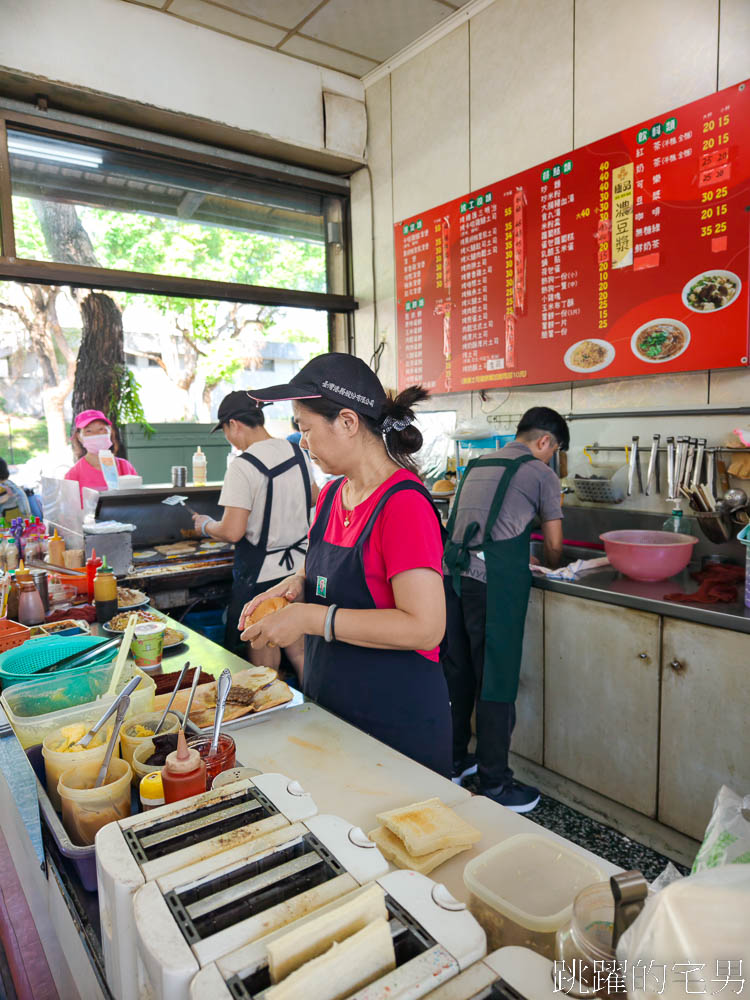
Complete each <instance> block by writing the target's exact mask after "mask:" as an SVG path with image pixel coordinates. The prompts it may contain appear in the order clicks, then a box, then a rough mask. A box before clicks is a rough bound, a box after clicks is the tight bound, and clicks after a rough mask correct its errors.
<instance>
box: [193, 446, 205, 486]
mask: <svg viewBox="0 0 750 1000" xmlns="http://www.w3.org/2000/svg"><path fill="white" fill-rule="evenodd" d="M206 465H207V462H206V456H205V455H204V453H203V452H202V451H201V446H200V445H198V447H197V448H196V450H195V452H194V454H193V486H205V485H206Z"/></svg>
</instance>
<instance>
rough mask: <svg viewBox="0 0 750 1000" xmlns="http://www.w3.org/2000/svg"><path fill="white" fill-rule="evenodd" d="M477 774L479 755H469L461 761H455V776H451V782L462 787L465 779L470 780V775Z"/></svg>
mask: <svg viewBox="0 0 750 1000" xmlns="http://www.w3.org/2000/svg"><path fill="white" fill-rule="evenodd" d="M476 773H477V755H476V754H475V753H467V754H466V756H465V757H462V758H461V759H460V760H454V761H453V774H452V775H451V780H452V781H455V783H456V784H457V785H460V784H461V782H462V781H463V779H464V778H468V776H469V775H470V774H476Z"/></svg>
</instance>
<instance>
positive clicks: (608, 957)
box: [555, 882, 622, 997]
mask: <svg viewBox="0 0 750 1000" xmlns="http://www.w3.org/2000/svg"><path fill="white" fill-rule="evenodd" d="M614 919H615V901H614V898H613V896H612V890H611V888H610V885H609V882H596V883H595V884H594V885H590V886H588V887H587V888H586V889H582V890H581V892H579V893H578V895H577V896H576V898H575V901H574V903H573V915H572V917H571V919H570V923H568V924H567V925H566V926H565V927H561V928H560V930H559V931H558V932H557V936H556V940H555V958H556V960H557V962H558V963H560V962H564V963H565V968H564V970H563V973H562V974H563V983H564V987H565V989H564V992H565V993H566V994H568V995H569V996H574V997H592V996H609V993H610V990H609V989H608V982H607V977H608V975H609V974H610V972H614V969H615V953H614V950H613V948H612V928H613V926H614ZM559 969H560V966H559V965H558V966H557V967H556V971H557V970H559ZM571 983H572V986H571V987H570V989H568V986H569V985H570V984H571ZM611 992H612V994H613V995H614V994H615V993H616V992H618V991H617V990H616V989H615V988H614V976H613V981H612V991H611ZM619 993H620V994H621V993H622V990H620V991H619Z"/></svg>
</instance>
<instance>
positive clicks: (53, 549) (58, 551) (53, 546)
mask: <svg viewBox="0 0 750 1000" xmlns="http://www.w3.org/2000/svg"><path fill="white" fill-rule="evenodd" d="M64 552H65V539H64V538H60V536H59V535H58V533H57V528H55V533H54V535H53V536H52V538H50V540H49V546H48V548H47V561H48V562H49V564H50V566H64V565H65V558H64V555H63V553H64Z"/></svg>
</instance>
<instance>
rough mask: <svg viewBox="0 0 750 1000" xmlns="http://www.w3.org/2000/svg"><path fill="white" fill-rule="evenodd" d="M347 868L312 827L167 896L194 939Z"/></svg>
mask: <svg viewBox="0 0 750 1000" xmlns="http://www.w3.org/2000/svg"><path fill="white" fill-rule="evenodd" d="M344 873H345V869H344V867H343V866H342V865H341V863H340V862H339V861H337V859H336V858H335V857H334V856H333V855H332V854H331V852H330V851H328V850H327V848H326V847H325V846H324V845H323V844H322V843H321V842H320V841H319V840H318V838H317V837H315V836H314V835H313V834H312V833H306V834H304V835H303V836H299V837H297V838H296V839H295V840H294V841H292V842H291V843H289V844H285V845H284V846H282V847H280V848H278V849H277V850H275V851H273V852H272V853H270V854H267V855H266V856H261V857H256V858H254V859H249V860H248V861H247V863H245V864H240V865H238V866H237V867H236V868H234V869H232V870H231V871H228V872H226V871H225V872H221V873H218V874H217V875H216V877H214V878H206V879H203V880H201V882H200V883H199V884H197V885H191V886H189V887H187V888H185V889H175V890H172V891H170V892H168V893H166V894H165V896H164V900H165V902H166V904H167V906H168V908H169V910H170V912H171V914H172V916H173V917H174V919H175V921H176V923H177V925H178V927H179V928H180V930H181V932H182V935H183V937H184V938H185V940H186V941H187V943H188V944H189V945H191V946H192V945H194V944H197V943H198V942H199V941H202V940H205V939H206V938H208V937H211V936H212V935H214V934H218V933H219V932H221V931H223V930H226V929H227V928H228V927H232V926H234V925H235V924H237V923H239V922H240V921H242V920H245V919H247V918H248V917H253V916H256V915H257V914H259V913H263V912H264V911H266V910H268V909H270V908H271V907H272V906H276V905H278V904H279V903H284V902H286V901H287V900H289V899H292V898H293V897H294V896H298V895H299V894H300V893H303V892H306V891H307V890H308V889H312V888H314V887H315V886H318V885H322V884H323V883H324V882H328V881H330V880H331V879H334V878H337V877H338V876H339V875H343V874H344Z"/></svg>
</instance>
